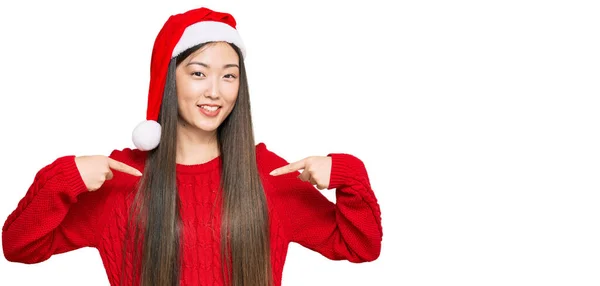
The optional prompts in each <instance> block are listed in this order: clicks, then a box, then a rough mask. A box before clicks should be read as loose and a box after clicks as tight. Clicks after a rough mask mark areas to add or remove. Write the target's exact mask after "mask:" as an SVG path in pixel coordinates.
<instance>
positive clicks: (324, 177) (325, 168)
mask: <svg viewBox="0 0 600 286" xmlns="http://www.w3.org/2000/svg"><path fill="white" fill-rule="evenodd" d="M300 169H304V171H303V172H302V173H301V174H300V175H299V176H298V179H300V180H302V181H305V182H310V183H311V184H313V185H316V186H317V188H318V189H319V190H323V189H327V188H328V187H329V179H330V176H331V157H329V156H310V157H306V158H304V159H302V160H300V161H296V162H294V163H290V164H288V165H286V166H283V167H279V168H277V169H275V170H273V171H271V173H270V175H272V176H279V175H283V174H287V173H291V172H294V171H297V170H300Z"/></svg>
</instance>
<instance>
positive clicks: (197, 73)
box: [192, 72, 205, 77]
mask: <svg viewBox="0 0 600 286" xmlns="http://www.w3.org/2000/svg"><path fill="white" fill-rule="evenodd" d="M192 75H193V76H198V77H204V76H205V75H204V74H203V73H202V72H193V73H192Z"/></svg>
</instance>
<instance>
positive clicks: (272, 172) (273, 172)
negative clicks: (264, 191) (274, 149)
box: [269, 171, 277, 176]
mask: <svg viewBox="0 0 600 286" xmlns="http://www.w3.org/2000/svg"><path fill="white" fill-rule="evenodd" d="M276 174H277V171H271V173H269V175H271V176H273V175H276Z"/></svg>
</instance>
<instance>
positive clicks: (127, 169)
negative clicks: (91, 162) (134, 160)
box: [108, 157, 142, 176]
mask: <svg viewBox="0 0 600 286" xmlns="http://www.w3.org/2000/svg"><path fill="white" fill-rule="evenodd" d="M108 166H109V167H110V168H111V169H115V170H118V171H121V172H124V173H127V174H131V175H134V176H141V175H142V172H140V171H139V170H138V169H136V168H134V167H131V166H129V165H127V164H125V163H123V162H119V161H117V160H115V159H113V158H110V157H109V158H108Z"/></svg>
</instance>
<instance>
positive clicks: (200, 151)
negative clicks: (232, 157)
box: [175, 122, 220, 165]
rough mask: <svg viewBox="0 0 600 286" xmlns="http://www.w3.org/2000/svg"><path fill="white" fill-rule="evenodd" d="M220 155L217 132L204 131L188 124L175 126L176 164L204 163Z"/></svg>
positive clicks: (179, 123)
mask: <svg viewBox="0 0 600 286" xmlns="http://www.w3.org/2000/svg"><path fill="white" fill-rule="evenodd" d="M219 155H220V152H219V145H218V142H217V130H214V131H204V130H202V129H199V128H195V127H193V126H191V125H189V124H184V123H181V122H178V124H177V155H176V159H175V160H176V161H177V164H183V165H196V164H202V163H206V162H208V161H210V160H212V159H214V158H216V157H217V156H219Z"/></svg>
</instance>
